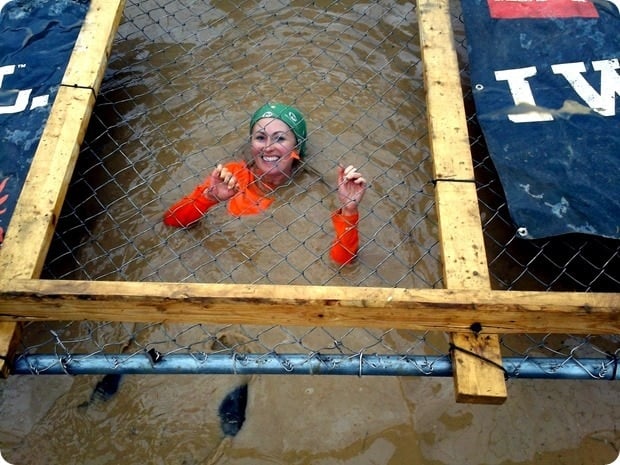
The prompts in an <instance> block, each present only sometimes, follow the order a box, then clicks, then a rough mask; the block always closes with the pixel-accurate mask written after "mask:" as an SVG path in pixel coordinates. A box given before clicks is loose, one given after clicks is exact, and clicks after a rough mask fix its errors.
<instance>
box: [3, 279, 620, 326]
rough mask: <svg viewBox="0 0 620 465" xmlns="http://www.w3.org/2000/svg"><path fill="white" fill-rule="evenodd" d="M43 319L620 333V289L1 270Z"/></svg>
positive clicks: (15, 303) (15, 306)
mask: <svg viewBox="0 0 620 465" xmlns="http://www.w3.org/2000/svg"><path fill="white" fill-rule="evenodd" d="M33 320H48V321H68V320H96V321H123V322H181V323H230V324H255V325H273V324H280V325H292V326H325V327H327V326H340V327H343V326H344V327H374V328H398V329H411V330H438V331H447V332H455V331H465V332H469V333H470V332H471V330H472V328H473V329H475V330H476V331H480V332H483V333H491V334H493V333H577V334H620V294H618V293H567V292H557V293H556V292H554V293H552V292H518V291H492V290H464V289H463V290H453V289H451V290H448V289H399V288H368V287H367V288H363V287H362V288H360V287H356V288H350V287H335V286H333V287H332V286H277V285H250V284H248V285H241V284H200V283H195V284H193V283H192V284H179V283H144V282H111V281H57V280H37V279H14V280H0V321H33Z"/></svg>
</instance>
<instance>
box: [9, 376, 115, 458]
mask: <svg viewBox="0 0 620 465" xmlns="http://www.w3.org/2000/svg"><path fill="white" fill-rule="evenodd" d="M122 377H123V375H122V374H120V373H111V374H108V375H105V376H104V377H103V378H101V380H100V381H99V382H98V383H97V385H96V386H95V389H93V392H92V393H91V395H90V399H89V400H88V401H85V402H83V403H81V404H80V405H78V408H79V409H85V408H87V407H88V406H90V405H92V404H94V403H96V402H107V401H108V400H110V399H111V398H112V396H114V394H116V393H117V392H118V387H119V385H120V383H121V379H122ZM0 465H1V464H0Z"/></svg>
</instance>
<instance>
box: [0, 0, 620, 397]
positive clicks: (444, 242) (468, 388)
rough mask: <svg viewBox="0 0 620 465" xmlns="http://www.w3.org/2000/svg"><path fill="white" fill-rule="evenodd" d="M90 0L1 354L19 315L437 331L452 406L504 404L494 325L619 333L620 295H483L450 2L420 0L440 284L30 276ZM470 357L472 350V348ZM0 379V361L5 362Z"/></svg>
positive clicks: (58, 179) (18, 213)
mask: <svg viewBox="0 0 620 465" xmlns="http://www.w3.org/2000/svg"><path fill="white" fill-rule="evenodd" d="M123 5H124V2H123V1H122V0H115V1H112V0H92V1H91V9H90V11H89V13H88V15H87V17H86V21H85V24H84V27H83V29H82V32H81V33H80V36H79V38H78V41H77V43H76V47H75V50H74V54H73V55H72V58H71V61H70V64H69V67H68V69H67V72H66V74H65V78H64V80H63V85H62V86H61V89H60V91H59V93H58V96H57V98H56V101H55V103H54V106H53V109H52V114H51V116H50V119H49V122H48V124H47V125H46V128H45V132H44V134H43V137H42V140H41V143H40V145H39V148H38V150H37V153H36V155H35V159H34V161H33V164H32V168H31V170H30V172H29V175H28V178H27V180H26V186H27V187H26V188H25V189H24V194H22V196H21V197H20V199H19V202H18V204H17V206H16V209H15V213H14V215H13V218H12V220H11V223H10V225H9V228H8V233H7V237H6V239H5V243H4V246H3V249H2V251H1V252H0V352H1V353H2V354H5V355H9V356H10V352H11V350H10V349H11V341H13V340H14V338H15V337H16V333H15V330H16V329H17V326H16V322H18V321H33V320H84V319H88V320H103V321H136V322H137V321H140V322H171V321H175V322H184V323H197V322H203V323H248V324H259V325H260V324H267V323H268V324H270V325H273V324H281V325H300V326H345V327H379V328H402V329H414V330H430V329H432V330H438V331H446V332H449V333H451V340H452V343H453V344H454V345H455V346H458V347H460V348H463V349H465V350H462V351H460V350H459V351H455V352H454V354H453V366H454V382H455V392H456V400H457V401H462V402H480V403H495V404H496V403H501V402H503V401H504V400H505V399H506V385H505V382H504V377H503V376H504V374H503V372H502V370H501V369H499V368H498V367H497V366H495V365H494V364H492V363H488V362H485V361H484V359H487V360H491V361H493V362H496V363H500V364H501V355H500V349H499V338H498V336H497V334H498V333H515V332H517V333H521V332H544V333H548V332H560V333H566V332H570V333H584V332H585V333H589V334H619V333H620V318H619V317H620V312H619V308H620V294H618V293H604V294H601V293H543V292H509V291H492V290H491V289H490V280H489V272H488V267H487V261H486V254H485V249H484V242H483V236H482V229H481V221H480V214H479V210H478V201H477V196H476V186H475V182H474V176H473V167H472V163H471V154H470V150H469V139H468V134H467V127H466V120H465V113H464V108H463V98H462V97H463V96H462V92H461V85H460V80H459V69H458V64H457V58H456V52H455V48H454V41H453V36H452V30H451V25H450V14H449V3H448V1H447V0H419V1H418V12H419V24H420V37H421V47H422V50H423V59H424V64H425V85H426V89H427V103H428V128H429V137H430V145H431V150H432V153H433V160H434V175H435V180H436V205H437V213H438V218H439V228H440V241H441V248H442V249H441V250H442V257H443V261H444V283H445V285H446V289H398V288H387V289H386V288H359V287H356V288H347V287H330V286H326V287H324V286H274V285H223V284H181V283H143V282H140V283H131V282H103V281H94V282H90V281H50V280H40V279H37V278H38V277H39V276H40V272H41V268H42V266H43V262H44V260H45V257H46V254H47V250H48V248H49V244H50V241H51V237H52V233H53V229H54V227H55V223H56V218H57V217H58V214H59V212H60V209H61V206H62V202H63V201H64V197H65V194H66V189H67V185H68V182H69V180H70V178H71V174H72V172H73V167H74V165H75V161H76V158H77V155H78V152H79V146H80V144H81V142H82V139H83V136H84V132H85V129H86V126H87V123H88V119H89V117H90V113H91V111H92V108H93V105H94V99H95V95H96V94H97V92H98V90H99V85H100V83H101V79H102V76H103V71H104V69H105V63H107V59H108V57H109V52H110V47H111V43H112V38H113V36H114V33H115V31H116V28H117V27H118V24H119V22H120V17H121V14H122V9H123ZM472 353H473V354H477V355H478V356H475V355H472ZM3 372H4V373H5V374H6V372H7V367H6V364H4V366H3Z"/></svg>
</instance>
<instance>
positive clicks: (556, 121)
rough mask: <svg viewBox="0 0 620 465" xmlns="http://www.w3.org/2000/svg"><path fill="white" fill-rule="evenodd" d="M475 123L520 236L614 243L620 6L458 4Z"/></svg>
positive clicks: (477, 0) (567, 0)
mask: <svg viewBox="0 0 620 465" xmlns="http://www.w3.org/2000/svg"><path fill="white" fill-rule="evenodd" d="M462 7H463V17H464V21H465V29H466V35H467V41H468V47H469V65H470V70H471V80H472V89H473V93H474V101H475V104H476V111H477V114H478V120H479V122H480V126H481V128H482V131H483V134H484V137H485V140H486V143H487V146H488V149H489V153H490V156H491V159H492V160H493V163H494V165H495V167H496V169H497V172H498V175H499V178H500V181H501V183H502V187H503V189H504V191H505V193H506V199H507V203H508V209H509V211H510V215H511V217H512V219H513V221H514V223H515V227H516V228H517V232H518V234H519V235H520V236H521V237H524V238H541V237H548V236H555V235H560V234H565V233H585V234H594V235H599V236H604V237H611V238H620V194H619V186H620V113H619V111H618V101H620V63H619V60H620V1H619V0H612V1H608V0H600V1H596V2H595V3H594V2H590V1H587V0H537V1H531V0H463V1H462Z"/></svg>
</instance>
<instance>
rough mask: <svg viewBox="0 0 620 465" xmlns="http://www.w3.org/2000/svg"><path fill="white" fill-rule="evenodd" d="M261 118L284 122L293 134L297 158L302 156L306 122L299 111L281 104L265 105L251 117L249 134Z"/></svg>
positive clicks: (304, 146)
mask: <svg viewBox="0 0 620 465" xmlns="http://www.w3.org/2000/svg"><path fill="white" fill-rule="evenodd" d="M262 118H275V119H279V120H280V121H284V123H286V125H287V126H288V127H289V128H291V131H293V134H295V138H296V139H297V144H298V147H299V156H300V157H303V156H304V149H305V148H306V137H307V133H306V121H305V120H304V117H303V115H302V114H301V113H300V112H299V110H297V109H296V108H294V107H291V106H289V105H284V104H283V103H267V104H266V105H263V106H262V107H260V108H259V109H258V110H256V111H255V112H254V114H253V115H252V119H251V120H250V133H252V128H253V127H254V125H255V124H256V122H257V121H258V120H259V119H262Z"/></svg>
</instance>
